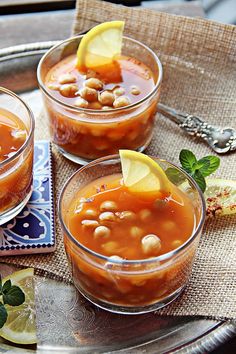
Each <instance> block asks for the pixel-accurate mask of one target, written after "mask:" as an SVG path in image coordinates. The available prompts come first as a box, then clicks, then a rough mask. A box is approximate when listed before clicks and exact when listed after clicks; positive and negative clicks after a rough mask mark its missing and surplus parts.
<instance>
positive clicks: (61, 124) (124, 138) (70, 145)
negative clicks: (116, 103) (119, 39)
mask: <svg viewBox="0 0 236 354" xmlns="http://www.w3.org/2000/svg"><path fill="white" fill-rule="evenodd" d="M82 38H83V36H78V37H74V38H70V39H67V40H65V41H63V42H62V43H60V44H58V45H56V46H54V47H53V48H51V49H50V50H49V51H48V52H47V53H46V54H45V55H44V56H43V57H42V59H41V61H40V63H39V66H38V71H37V77H38V82H39V87H40V89H41V91H42V95H43V100H44V104H45V108H46V112H47V115H48V120H49V128H50V134H51V139H52V141H53V142H54V143H55V144H56V145H57V147H58V149H59V151H60V152H61V153H62V154H63V155H64V156H65V157H67V158H68V159H70V160H72V161H74V162H76V163H79V164H86V163H88V162H90V161H91V160H94V159H97V158H99V157H102V156H107V155H111V154H116V153H118V151H119V149H131V150H137V151H143V150H144V149H145V148H146V147H147V146H148V144H149V143H150V141H151V138H152V133H153V126H154V116H155V113H156V106H157V103H158V100H159V96H160V86H161V81H162V65H161V62H160V60H159V59H158V57H157V56H156V54H155V53H154V52H153V51H152V50H151V49H150V48H148V47H146V46H145V45H144V44H142V43H140V42H138V41H136V40H134V39H131V38H127V37H123V47H122V54H123V55H126V56H132V57H134V58H140V60H141V61H142V62H143V63H144V64H146V65H147V66H148V67H149V68H150V69H151V71H152V73H153V76H154V80H155V86H154V88H153V89H152V91H151V92H150V93H149V94H148V95H147V96H146V97H144V98H143V99H141V100H140V101H138V102H137V103H133V104H131V105H129V106H127V107H122V108H116V109H111V110H107V111H104V110H96V109H83V108H76V107H74V106H71V105H69V104H65V103H64V102H62V101H60V100H59V99H57V98H55V97H53V96H52V95H51V94H50V92H49V91H48V90H47V87H46V86H45V78H46V75H47V73H48V71H49V70H50V69H51V68H52V67H53V66H54V65H55V64H57V63H58V62H59V61H60V60H62V59H64V58H65V57H67V56H69V55H71V54H75V53H76V51H77V48H78V46H79V43H80V41H81V39H82Z"/></svg>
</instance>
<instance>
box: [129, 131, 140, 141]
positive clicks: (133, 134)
mask: <svg viewBox="0 0 236 354" xmlns="http://www.w3.org/2000/svg"><path fill="white" fill-rule="evenodd" d="M138 135H139V131H138V130H133V131H131V132H130V133H129V134H128V135H127V138H128V139H129V140H131V141H133V140H135V139H136V138H137V137H138Z"/></svg>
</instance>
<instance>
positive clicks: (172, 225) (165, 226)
mask: <svg viewBox="0 0 236 354" xmlns="http://www.w3.org/2000/svg"><path fill="white" fill-rule="evenodd" d="M162 228H163V230H165V231H167V232H170V231H173V230H174V229H176V224H175V223H174V221H166V222H165V223H163V224H162Z"/></svg>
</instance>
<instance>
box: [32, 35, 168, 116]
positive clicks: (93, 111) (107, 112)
mask: <svg viewBox="0 0 236 354" xmlns="http://www.w3.org/2000/svg"><path fill="white" fill-rule="evenodd" d="M83 36H84V35H79V36H74V37H70V38H67V39H66V40H64V41H61V42H60V43H58V44H56V45H54V46H53V47H52V48H50V49H49V50H48V51H47V52H46V53H45V54H44V55H43V56H42V58H41V59H40V61H39V64H38V67H37V79H38V83H39V87H40V88H41V89H42V91H43V92H44V93H45V95H47V96H48V97H49V98H50V99H51V100H53V101H54V102H56V103H58V104H59V105H60V106H62V107H65V108H69V109H70V110H71V111H74V112H77V113H78V112H83V113H90V114H101V112H102V114H103V115H111V114H112V113H113V112H114V113H117V112H122V111H126V110H129V109H132V108H135V107H136V106H139V105H140V104H142V103H143V102H145V101H146V100H147V99H149V98H150V97H152V96H153V95H154V93H155V92H156V91H157V90H158V89H159V87H160V85H161V82H162V78H163V68H162V64H161V61H160V59H159V58H158V56H157V55H156V54H155V53H154V51H153V50H152V49H151V48H149V47H148V46H146V45H145V44H143V43H142V42H140V41H138V40H136V39H133V38H130V37H127V36H123V38H124V39H126V40H129V41H131V42H133V43H136V44H138V45H141V46H142V47H143V48H145V49H146V50H147V51H148V52H149V53H150V54H151V55H152V56H153V57H154V58H155V61H156V63H157V66H158V79H157V82H156V83H155V86H154V87H153V89H152V90H151V91H150V92H149V93H148V94H147V95H146V96H145V97H143V98H142V99H141V100H139V101H137V102H134V103H132V104H130V105H128V106H125V107H120V108H113V109H112V110H100V109H90V108H79V107H75V106H73V105H70V104H67V103H64V102H62V101H60V100H59V99H57V98H56V97H54V96H53V95H51V94H50V93H49V91H48V90H47V89H46V87H45V85H44V83H43V81H42V79H41V67H42V64H43V61H44V60H45V59H46V58H47V56H49V55H50V54H51V53H52V52H53V51H54V50H55V49H57V48H58V47H60V46H61V45H63V44H65V43H67V42H68V43H69V42H72V41H74V40H76V39H80V38H82V37H83Z"/></svg>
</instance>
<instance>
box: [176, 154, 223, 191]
mask: <svg viewBox="0 0 236 354" xmlns="http://www.w3.org/2000/svg"><path fill="white" fill-rule="evenodd" d="M179 160H180V163H181V165H182V168H183V169H184V170H185V171H186V172H187V173H188V174H189V175H190V176H191V177H192V178H193V179H194V180H195V181H196V182H197V184H198V185H199V187H200V189H201V190H202V192H203V193H204V192H205V190H206V181H205V177H207V176H209V175H211V174H212V173H213V172H215V171H216V170H217V168H218V167H219V165H220V158H219V157H217V156H212V155H209V156H205V157H203V158H201V159H200V160H197V158H196V156H195V155H194V153H193V152H192V151H190V150H186V149H183V150H181V151H180V154H179Z"/></svg>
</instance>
